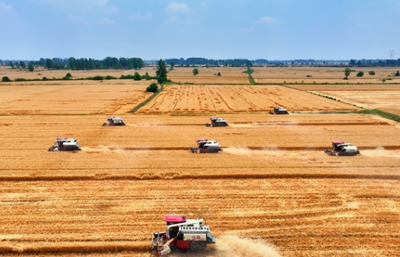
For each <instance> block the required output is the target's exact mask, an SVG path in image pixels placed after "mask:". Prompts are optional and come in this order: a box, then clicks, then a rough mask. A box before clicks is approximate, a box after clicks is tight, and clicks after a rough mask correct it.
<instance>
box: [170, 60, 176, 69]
mask: <svg viewBox="0 0 400 257" xmlns="http://www.w3.org/2000/svg"><path fill="white" fill-rule="evenodd" d="M170 65H171V70H173V69H174V67H175V63H174V62H173V61H171V63H170Z"/></svg>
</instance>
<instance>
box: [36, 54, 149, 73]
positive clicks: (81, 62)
mask: <svg viewBox="0 0 400 257" xmlns="http://www.w3.org/2000/svg"><path fill="white" fill-rule="evenodd" d="M31 63H32V64H33V65H35V66H43V67H46V68H48V69H53V70H63V69H68V70H93V69H135V70H138V69H141V68H143V67H144V61H143V60H142V59H141V58H124V57H121V58H116V57H106V58H104V59H103V60H96V59H92V58H89V59H88V58H78V59H77V58H74V57H70V58H68V59H63V58H52V59H49V58H47V59H44V58H40V60H39V61H33V62H31Z"/></svg>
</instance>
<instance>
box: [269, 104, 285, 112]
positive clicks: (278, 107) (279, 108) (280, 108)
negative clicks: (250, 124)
mask: <svg viewBox="0 0 400 257" xmlns="http://www.w3.org/2000/svg"><path fill="white" fill-rule="evenodd" d="M269 114H289V112H288V111H287V110H286V109H285V108H283V107H280V106H274V107H272V111H270V112H269Z"/></svg>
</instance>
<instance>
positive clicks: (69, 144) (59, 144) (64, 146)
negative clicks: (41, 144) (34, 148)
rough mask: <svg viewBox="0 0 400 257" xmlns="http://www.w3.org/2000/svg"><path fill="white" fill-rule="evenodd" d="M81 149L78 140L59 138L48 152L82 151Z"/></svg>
mask: <svg viewBox="0 0 400 257" xmlns="http://www.w3.org/2000/svg"><path fill="white" fill-rule="evenodd" d="M80 150H81V147H80V146H79V144H78V140H76V138H67V137H57V138H56V140H55V141H54V145H52V146H51V147H50V148H49V149H48V151H51V152H58V151H80Z"/></svg>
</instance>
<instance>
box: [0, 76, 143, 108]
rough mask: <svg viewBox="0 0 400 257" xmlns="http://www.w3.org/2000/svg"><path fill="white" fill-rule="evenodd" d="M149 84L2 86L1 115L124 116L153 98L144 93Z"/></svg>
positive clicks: (87, 83)
mask: <svg viewBox="0 0 400 257" xmlns="http://www.w3.org/2000/svg"><path fill="white" fill-rule="evenodd" d="M28 83H31V82H28ZM148 83H149V82H144V83H143V82H141V83H140V82H136V83H135V82H134V81H133V80H130V81H129V82H127V81H124V80H122V81H118V82H115V81H104V82H100V81H74V82H70V81H68V82H67V81H56V82H50V81H49V82H36V83H33V84H31V85H26V84H25V85H24V84H22V85H21V83H14V85H10V84H9V83H6V84H3V85H2V86H0V115H9V114H16V115H17V114H18V115H27V114H96V113H97V114H110V113H111V114H123V113H127V112H129V111H131V110H132V109H133V108H135V107H136V106H137V105H138V104H140V103H141V102H143V101H144V100H145V99H147V98H148V97H149V96H150V95H151V93H146V92H145V90H146V87H147V86H148ZM77 89H78V92H79V93H77Z"/></svg>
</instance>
